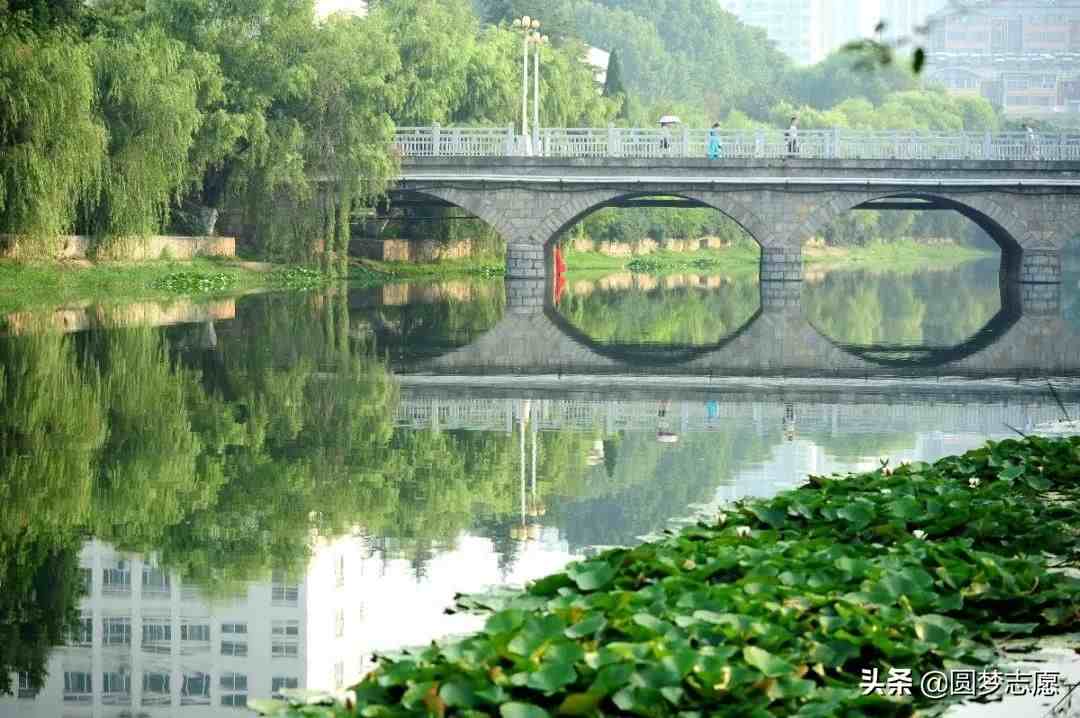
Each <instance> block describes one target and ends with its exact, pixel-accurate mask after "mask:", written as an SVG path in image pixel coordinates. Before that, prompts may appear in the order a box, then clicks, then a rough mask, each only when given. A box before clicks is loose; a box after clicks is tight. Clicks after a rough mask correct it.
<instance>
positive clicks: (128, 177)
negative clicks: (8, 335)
mask: <svg viewBox="0 0 1080 718" xmlns="http://www.w3.org/2000/svg"><path fill="white" fill-rule="evenodd" d="M92 49H93V59H94V70H95V74H96V81H97V94H98V112H99V113H100V115H101V118H102V120H103V122H104V124H105V126H106V127H107V128H108V133H109V134H108V150H107V153H106V155H105V158H104V161H103V166H102V174H101V196H100V197H99V198H98V201H96V202H93V203H91V204H89V205H88V206H87V220H88V225H89V227H90V229H91V231H92V232H93V233H94V234H96V235H98V236H125V235H148V234H155V233H157V232H158V231H160V229H161V228H162V226H163V225H164V224H165V223H166V222H167V221H168V216H169V210H170V206H171V205H172V204H173V203H174V200H176V198H177V197H178V196H179V195H180V193H181V191H182V190H183V189H184V188H185V187H187V186H188V185H189V184H190V183H192V182H193V181H194V179H195V177H197V176H199V175H200V174H201V170H202V169H203V168H202V167H197V166H192V163H191V162H190V160H191V158H192V156H195V155H197V158H198V163H200V164H202V165H204V166H205V164H206V163H208V162H210V161H213V160H214V159H215V158H214V157H213V156H212V155H207V154H206V153H205V152H203V153H195V152H194V150H195V149H196V145H197V143H196V139H197V138H198V137H199V136H200V131H201V130H202V127H203V123H204V111H203V110H204V108H206V107H208V106H209V105H211V104H212V103H213V102H215V101H216V100H218V99H220V98H221V96H222V83H223V80H222V77H221V73H220V71H219V69H218V67H217V63H216V61H215V60H214V59H213V58H211V57H210V56H208V55H206V54H204V53H201V52H198V51H196V50H193V49H191V48H190V47H188V46H186V45H184V44H183V43H181V42H179V41H177V40H173V39H170V38H168V37H166V36H165V34H164V32H163V31H162V30H160V29H157V28H151V29H149V30H145V31H141V32H137V33H136V34H135V35H134V36H132V37H130V38H129V39H124V40H119V39H117V38H112V37H109V36H102V37H98V38H96V39H95V40H94V41H93V44H92Z"/></svg>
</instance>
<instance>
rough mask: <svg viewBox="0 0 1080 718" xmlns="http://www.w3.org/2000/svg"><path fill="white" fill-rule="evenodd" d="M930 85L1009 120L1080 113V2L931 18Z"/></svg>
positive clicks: (1028, 0)
mask: <svg viewBox="0 0 1080 718" xmlns="http://www.w3.org/2000/svg"><path fill="white" fill-rule="evenodd" d="M929 47H930V66H929V68H928V77H929V78H930V79H932V80H935V81H937V82H939V83H941V84H942V85H944V86H945V87H946V88H947V89H948V90H949V91H950V92H952V93H956V94H971V95H978V96H982V97H985V98H986V99H988V100H990V102H992V103H994V104H995V105H997V106H999V107H1001V108H1002V109H1003V110H1004V111H1005V112H1006V113H1009V114H1014V115H1024V116H1053V115H1056V114H1061V113H1072V114H1075V113H1080V0H983V1H982V2H968V3H967V4H965V5H964V6H963V7H962V8H960V9H954V8H950V9H946V10H944V11H941V12H939V13H937V14H935V15H933V16H932V18H931V31H930V37H929Z"/></svg>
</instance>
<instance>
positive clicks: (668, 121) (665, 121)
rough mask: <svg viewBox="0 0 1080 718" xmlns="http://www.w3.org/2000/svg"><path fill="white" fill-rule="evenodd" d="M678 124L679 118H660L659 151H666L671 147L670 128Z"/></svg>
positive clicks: (672, 116) (667, 116) (670, 116)
mask: <svg viewBox="0 0 1080 718" xmlns="http://www.w3.org/2000/svg"><path fill="white" fill-rule="evenodd" d="M679 122H680V120H679V118H678V117H676V116H675V115H664V116H663V117H661V118H660V129H661V133H660V149H662V150H666V149H669V148H670V147H671V128H672V127H674V126H675V125H677V124H679Z"/></svg>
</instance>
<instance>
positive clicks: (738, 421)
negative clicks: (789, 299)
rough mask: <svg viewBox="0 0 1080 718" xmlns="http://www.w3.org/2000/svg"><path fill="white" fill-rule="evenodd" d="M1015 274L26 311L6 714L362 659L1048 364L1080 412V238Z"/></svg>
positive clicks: (5, 613)
mask: <svg viewBox="0 0 1080 718" xmlns="http://www.w3.org/2000/svg"><path fill="white" fill-rule="evenodd" d="M996 270H997V264H996V262H981V263H975V264H971V265H966V266H964V267H961V268H959V269H953V270H950V271H920V272H915V273H905V274H899V273H881V272H876V273H875V272H833V273H827V274H821V273H819V274H813V273H812V274H811V275H810V276H809V277H808V279H807V281H806V283H805V285H806V286H805V287H804V288H803V290H802V293H801V298H798V299H797V300H796V301H794V303H790V305H789V306H787V307H786V308H782V309H780V310H777V309H775V308H773V307H765V306H762V301H761V298H760V297H761V295H760V292H759V289H758V287H757V285H756V283H755V279H754V277H753V276H748V277H744V276H734V277H720V276H713V277H708V276H698V275H689V274H688V275H682V276H677V277H667V278H663V279H657V278H652V277H644V276H635V275H629V274H626V275H618V274H616V275H610V276H608V277H593V278H589V279H579V278H574V277H571V279H570V281H569V282H568V286H567V290H566V292H565V293H564V294H563V296H562V297H561V298H560V299H559V304H558V307H557V308H550V309H549V310H548V311H547V312H540V313H538V314H534V315H528V316H516V315H513V314H512V313H511V312H507V311H505V302H506V299H505V296H506V294H505V291H504V288H503V285H502V283H501V282H480V283H469V282H450V283H444V284H440V285H429V286H412V287H409V286H395V287H383V288H378V289H352V290H349V291H345V290H344V289H342V290H340V291H331V292H325V293H310V294H292V295H289V294H286V295H262V296H251V297H246V298H242V299H239V300H235V301H232V300H228V301H217V302H211V303H208V304H201V305H192V304H189V303H186V302H178V303H175V304H173V305H171V306H159V305H137V306H129V307H114V308H90V309H77V310H66V311H63V312H44V313H26V314H21V315H18V316H11V317H8V318H6V320H3V323H4V325H5V326H4V329H5V336H4V337H3V338H0V386H2V387H3V389H2V391H0V412H2V413H0V421H2V422H3V425H4V430H3V433H2V437H3V438H2V442H3V443H2V444H0V452H2V454H0V455H2V461H3V464H2V470H3V476H2V477H0V560H2V563H0V585H2V586H3V590H2V592H0V647H2V649H3V650H0V662H6V663H0V675H3V674H4V673H5V672H6V671H7V670H8V669H10V670H12V671H15V670H22V671H27V670H28V669H30V668H31V667H36V672H34V671H31V672H30V673H22V674H20V675H19V676H17V677H14V678H15V680H14V682H13V684H12V685H11V689H12V691H14V693H15V695H14V696H12V697H9V698H0V715H2V716H9V715H10V716H22V715H27V716H30V715H35V716H49V717H50V718H51V717H53V716H61V715H63V716H67V715H70V716H83V715H85V716H106V717H109V716H129V715H152V716H157V715H174V714H176V715H183V716H188V715H191V716H207V715H210V716H216V715H229V714H233V708H232V706H234V705H239V704H242V703H243V701H244V700H245V699H246V698H247V697H252V698H254V697H265V696H268V695H270V694H271V693H272V692H274V691H275V690H278V689H280V688H283V687H301V688H303V687H308V688H317V689H335V688H339V687H342V686H344V685H347V684H349V683H350V682H352V681H354V680H355V679H356V678H357V677H358V676H359V675H361V673H362V672H363V671H364V670H365V669H366V667H367V666H368V665H369V661H370V657H371V655H372V653H373V652H377V651H388V650H393V649H395V648H399V647H403V646H409V645H415V644H420V643H424V642H426V641H429V640H431V639H432V638H435V637H438V636H442V635H447V634H451V633H456V632H460V631H465V630H468V629H470V628H472V627H474V626H476V625H477V619H475V618H473V617H468V616H447V615H445V614H444V613H443V611H444V609H445V608H446V607H447V606H449V605H450V604H451V602H452V599H453V596H454V594H455V593H457V592H469V591H480V590H483V589H485V588H486V587H489V586H492V585H495V584H503V583H509V584H520V583H522V582H524V581H527V580H529V579H531V578H535V577H539V576H542V575H545V574H547V573H550V572H552V571H555V570H557V569H559V568H560V567H561V566H563V565H564V564H565V563H566V562H567V561H570V560H573V559H575V558H579V557H582V556H584V555H587V554H588V553H590V552H592V551H595V550H598V549H600V548H603V547H607V546H613V545H624V544H628V543H633V542H635V541H638V540H640V539H641V537H643V536H646V535H649V534H651V533H653V532H656V531H659V530H662V529H663V528H665V527H668V526H671V525H673V524H677V523H678V522H679V521H683V520H687V519H690V518H692V517H694V516H695V515H701V514H707V513H708V512H709V511H710V509H711V508H713V507H716V506H717V505H718V504H720V503H723V502H725V501H730V500H733V499H737V498H739V497H744V496H764V495H770V494H772V493H775V492H777V491H779V490H783V489H784V488H787V487H790V486H793V485H796V484H798V483H800V482H801V480H802V479H803V478H805V476H806V475H807V474H825V473H831V472H836V471H848V470H856V469H871V468H875V467H877V466H878V462H879V458H880V457H885V456H888V457H890V458H891V460H892V461H893V462H898V461H905V460H916V459H921V460H931V459H935V458H938V457H940V456H943V455H945V454H950V453H955V452H959V451H964V450H966V449H968V448H971V447H974V446H976V445H978V444H980V443H982V442H983V441H985V440H986V439H987V438H988V437H1005V436H1009V435H1012V430H1011V429H1010V428H1009V427H1016V428H1019V429H1024V428H1025V427H1028V428H1030V427H1031V426H1034V425H1036V424H1038V423H1040V422H1043V421H1049V420H1055V419H1058V418H1060V416H1061V409H1060V407H1059V405H1058V403H1057V401H1056V400H1055V399H1054V398H1053V397H1052V396H1051V394H1050V392H1049V390H1048V389H1047V387H1046V379H1047V378H1052V379H1053V384H1054V385H1055V386H1056V387H1058V392H1059V395H1060V398H1061V399H1062V401H1063V403H1064V404H1065V407H1066V409H1067V410H1068V411H1069V412H1070V414H1071V415H1072V416H1073V417H1075V416H1080V388H1078V387H1080V384H1078V383H1077V379H1076V377H1077V376H1078V375H1080V351H1078V352H1074V353H1070V351H1071V350H1070V349H1069V347H1077V346H1080V267H1078V266H1077V265H1076V264H1072V265H1070V273H1069V275H1068V276H1067V281H1066V283H1065V285H1064V288H1063V290H1062V294H1061V296H1060V301H1059V302H1058V305H1057V306H1056V308H1051V309H1049V310H1048V309H1047V308H1046V307H1045V306H1039V307H1036V306H1035V305H1034V304H1033V303H1032V302H1031V301H1028V302H1027V303H1026V304H1024V303H1021V305H1019V306H1017V305H1015V301H1014V298H1010V297H1009V296H1005V297H1004V299H1003V295H1002V292H1001V291H1000V289H999V287H998V283H997V276H996ZM1033 307H1034V309H1033ZM526 330H528V331H532V332H534V333H535V336H536V337H537V338H536V339H531V338H529V337H528V336H524V335H523V334H522V332H524V331H526ZM568 337H569V338H568ZM778 346H780V347H782V349H783V351H782V352H781V351H778V350H777V347H778ZM561 352H563V353H565V354H562V353H561ZM553 358H555V359H558V361H559V362H560V363H559V364H558V368H559V372H553V371H552V367H553V366H555V364H552V363H551V362H552V361H553ZM649 361H652V362H653V364H651V365H650V364H648V362H649ZM575 362H576V363H575ZM507 367H509V368H510V369H512V370H513V371H510V370H509V369H507ZM590 367H595V368H597V371H596V373H595V374H593V373H591V371H590ZM574 369H576V371H571V370H574ZM500 372H501V373H500ZM560 373H561V376H560ZM511 374H512V376H511ZM84 590H85V591H86V592H87V593H86V594H85V595H82V592H83V591H84ZM15 616H18V617H19V618H18V620H15V618H14V617H15ZM65 616H74V617H75V618H76V619H77V624H76V629H75V630H74V631H73V632H72V633H71V634H69V635H67V636H66V637H65V636H64V635H63V624H64V617H65ZM65 641H66V645H64V646H63V647H56V646H58V645H59V644H61V643H64V642H65ZM39 682H40V683H41V684H42V685H41V688H40V690H35V686H36V684H37V683H39ZM0 687H2V686H0Z"/></svg>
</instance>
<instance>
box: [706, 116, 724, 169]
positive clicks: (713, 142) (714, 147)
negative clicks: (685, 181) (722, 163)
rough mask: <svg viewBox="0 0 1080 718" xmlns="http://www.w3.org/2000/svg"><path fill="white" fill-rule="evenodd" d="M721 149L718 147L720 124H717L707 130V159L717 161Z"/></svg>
mask: <svg viewBox="0 0 1080 718" xmlns="http://www.w3.org/2000/svg"><path fill="white" fill-rule="evenodd" d="M722 152H723V149H722V147H721V145H720V123H719V122H717V123H716V124H714V125H713V126H712V129H711V130H709V159H710V160H718V159H720V155H721V154H722Z"/></svg>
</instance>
